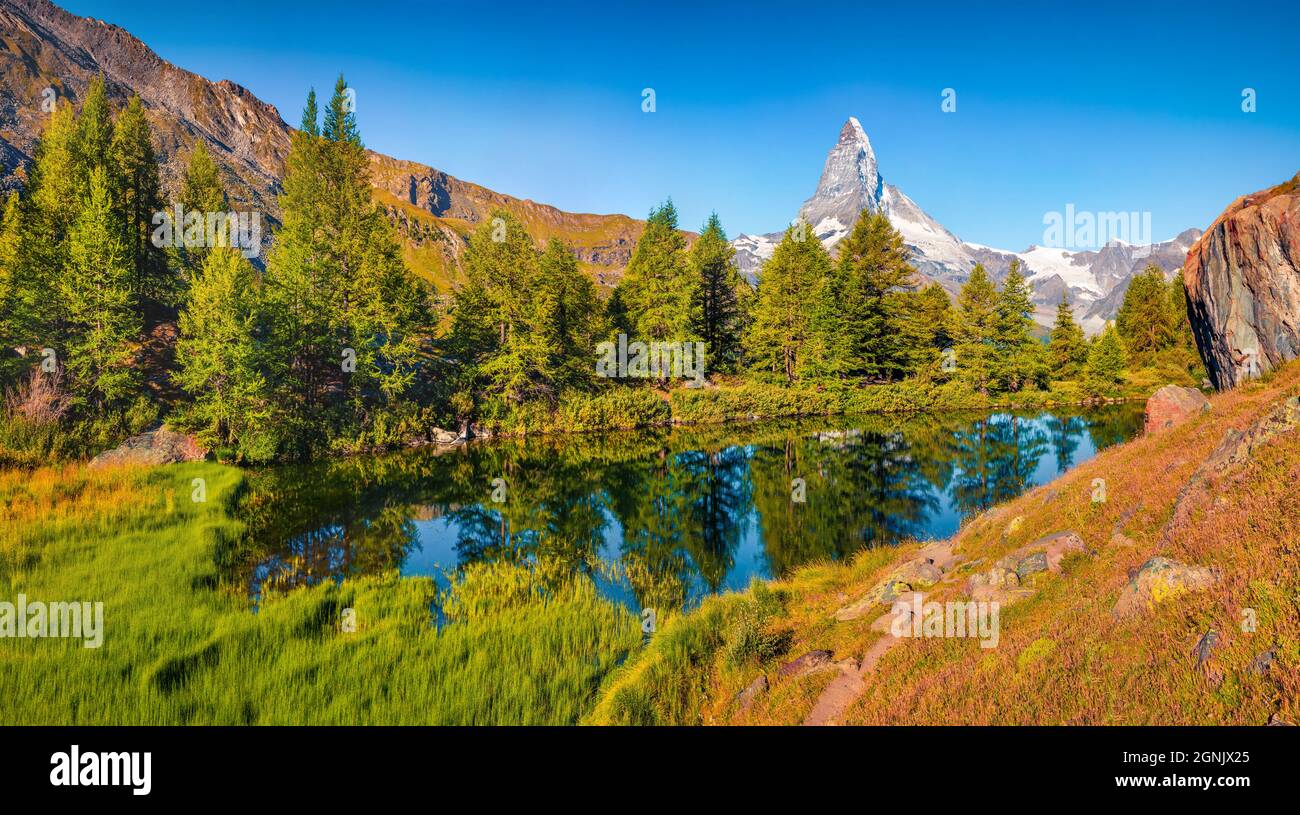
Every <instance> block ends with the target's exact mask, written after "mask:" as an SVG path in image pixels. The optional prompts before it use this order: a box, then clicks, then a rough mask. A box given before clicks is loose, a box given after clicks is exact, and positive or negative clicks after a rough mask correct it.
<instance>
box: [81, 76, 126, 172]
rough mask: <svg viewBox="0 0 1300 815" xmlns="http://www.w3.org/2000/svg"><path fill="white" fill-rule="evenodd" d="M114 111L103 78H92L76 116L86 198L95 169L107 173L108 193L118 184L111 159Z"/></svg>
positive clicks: (115, 169) (115, 170)
mask: <svg viewBox="0 0 1300 815" xmlns="http://www.w3.org/2000/svg"><path fill="white" fill-rule="evenodd" d="M112 146H113V111H112V108H111V107H110V106H109V103H108V91H107V89H106V88H105V86H104V79H103V77H95V78H94V79H92V80H91V81H90V84H89V85H88V86H87V87H86V98H85V99H83V100H82V103H81V112H80V113H79V114H78V116H77V135H76V141H75V148H74V149H75V156H76V162H77V164H78V165H79V168H80V170H81V172H82V176H81V180H82V185H81V191H82V194H83V195H88V194H89V192H90V190H89V184H90V176H91V173H92V171H94V170H95V169H102V170H104V171H105V173H106V178H107V181H108V189H109V191H110V193H113V192H115V191H116V189H117V187H118V185H119V184H120V183H121V182H120V179H119V178H118V177H117V167H116V166H115V164H114V162H113V160H112Z"/></svg>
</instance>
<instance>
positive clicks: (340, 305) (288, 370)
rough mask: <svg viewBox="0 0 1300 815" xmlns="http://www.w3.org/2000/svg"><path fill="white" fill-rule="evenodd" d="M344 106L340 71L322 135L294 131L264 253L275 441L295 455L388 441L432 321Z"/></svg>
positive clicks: (312, 105)
mask: <svg viewBox="0 0 1300 815" xmlns="http://www.w3.org/2000/svg"><path fill="white" fill-rule="evenodd" d="M349 107H350V106H349V103H348V101H347V85H346V83H345V82H344V80H343V78H342V77H339V80H338V82H337V83H336V85H335V88H334V94H333V96H332V97H331V99H330V104H329V107H328V108H327V110H326V115H325V128H324V130H323V133H322V135H319V136H317V135H313V130H314V127H308V128H304V129H303V130H300V131H298V132H297V133H295V134H294V136H293V141H292V145H291V147H290V152H289V157H288V159H287V160H286V173H285V180H284V189H283V192H282V194H281V196H280V207H281V212H282V218H283V225H282V227H281V229H280V230H279V231H278V232H277V234H276V236H275V243H274V246H273V248H272V250H271V254H270V256H269V257H268V259H267V270H266V298H265V302H266V315H267V318H266V319H267V322H268V329H267V335H268V343H269V348H268V349H267V353H266V354H265V355H264V356H263V359H265V360H266V361H267V381H269V382H271V383H272V385H273V391H272V402H273V405H274V416H275V426H276V428H277V431H278V432H279V433H280V434H281V442H280V444H279V448H280V449H281V450H282V451H283V452H286V453H290V454H295V455H310V454H312V453H315V452H318V451H320V450H322V449H328V448H341V449H356V448H359V447H366V446H371V445H382V444H386V443H390V442H393V441H396V440H397V439H396V438H395V433H394V432H393V429H394V428H395V427H398V426H400V425H401V424H402V423H403V418H402V417H403V416H404V415H405V414H407V413H408V407H409V406H408V405H406V404H404V402H403V397H404V395H405V394H406V393H407V392H408V391H409V390H410V389H411V388H412V385H413V383H414V381H415V378H416V372H417V369H418V367H419V363H420V357H421V353H422V347H423V343H424V338H425V337H426V336H427V334H428V331H429V325H430V322H431V315H430V311H429V302H428V292H427V291H426V290H425V288H424V286H423V284H421V283H420V282H419V281H418V280H417V279H416V278H414V277H413V276H412V275H411V274H410V273H409V272H408V271H407V270H406V268H405V267H404V265H403V263H402V259H401V254H400V251H399V249H398V244H397V237H396V233H395V232H394V229H393V227H392V225H391V223H389V221H388V220H387V219H386V218H385V216H384V215H383V213H382V211H381V210H380V209H379V208H378V207H377V206H376V205H375V203H374V201H373V199H372V198H371V192H370V176H369V161H368V159H367V157H366V153H365V149H364V147H363V146H362V145H361V140H360V137H359V135H358V133H357V130H356V122H355V118H354V114H353V113H352V112H351V111H350V109H349ZM314 109H315V98H314V96H312V97H310V98H309V101H308V114H311V115H314ZM308 114H304V118H306V116H307V115H308Z"/></svg>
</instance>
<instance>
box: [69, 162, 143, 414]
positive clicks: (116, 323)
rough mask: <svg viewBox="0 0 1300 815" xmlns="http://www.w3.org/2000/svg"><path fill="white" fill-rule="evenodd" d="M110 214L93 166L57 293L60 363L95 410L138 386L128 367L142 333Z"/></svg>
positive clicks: (103, 179)
mask: <svg viewBox="0 0 1300 815" xmlns="http://www.w3.org/2000/svg"><path fill="white" fill-rule="evenodd" d="M115 213H116V208H115V207H114V206H113V202H112V200H111V199H110V197H109V182H108V173H107V171H106V170H105V169H104V168H103V167H96V168H94V169H93V170H91V172H90V176H89V188H88V191H87V197H86V200H85V202H84V204H83V207H82V212H81V215H80V217H79V218H78V219H77V222H76V224H75V225H74V226H73V228H72V233H71V235H70V236H69V241H68V244H69V246H68V255H69V263H68V268H67V271H66V273H65V274H64V275H63V276H62V279H61V281H60V282H61V286H60V291H59V294H60V296H61V298H62V300H63V302H64V303H65V306H66V308H67V319H68V326H69V339H68V342H67V354H66V357H65V359H64V362H65V364H66V365H67V367H68V369H69V370H70V371H71V372H72V374H73V376H74V378H75V380H76V383H77V385H78V386H79V388H80V389H81V393H82V395H84V396H85V397H86V398H87V399H88V401H90V403H91V404H92V405H93V406H94V407H96V408H104V407H108V406H111V405H113V404H115V403H121V402H123V401H124V400H125V399H126V398H127V397H128V396H130V395H132V394H133V393H134V391H135V390H136V388H137V386H138V384H139V372H138V371H137V370H136V369H135V367H134V366H133V365H132V358H133V355H134V350H135V345H136V343H137V341H138V338H139V336H140V330H141V326H140V317H139V315H138V314H137V312H136V310H135V305H134V297H133V296H132V292H131V283H132V279H133V276H134V269H133V267H132V265H131V252H130V249H129V248H128V247H127V246H126V244H125V242H124V241H123V239H122V228H121V222H120V221H119V220H118V219H117V218H116V216H115Z"/></svg>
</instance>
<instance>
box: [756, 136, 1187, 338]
mask: <svg viewBox="0 0 1300 815" xmlns="http://www.w3.org/2000/svg"><path fill="white" fill-rule="evenodd" d="M863 210H866V211H868V212H872V213H876V212H881V213H884V214H885V215H886V216H887V217H888V218H889V221H890V223H891V224H893V226H894V228H895V229H896V230H898V232H899V234H900V235H902V237H903V243H904V244H906V246H907V250H908V255H909V256H910V260H911V262H912V265H913V266H915V267H916V269H917V271H918V272H920V275H921V276H920V282H923V283H928V282H936V283H938V284H940V285H941V286H943V288H944V289H945V290H947V291H948V292H949V293H950V294H952V295H956V293H957V292H958V291H959V290H960V288H961V286H962V284H963V283H965V282H966V280H967V279H968V278H969V277H970V271H971V269H972V268H974V266H975V264H976V263H980V264H982V265H983V266H984V267H985V269H986V270H987V271H988V272H989V274H990V275H991V276H992V277H993V279H994V280H995V281H998V282H1000V281H1001V280H1002V278H1003V277H1005V276H1006V273H1007V269H1008V268H1009V267H1010V265H1011V262H1012V261H1014V260H1019V261H1020V263H1021V264H1022V265H1023V266H1024V270H1023V273H1024V274H1025V276H1026V277H1027V278H1028V280H1029V283H1030V285H1031V286H1032V287H1033V290H1034V297H1033V300H1034V305H1035V306H1036V309H1035V314H1034V317H1035V318H1036V319H1037V320H1038V322H1039V323H1040V324H1042V325H1044V326H1050V325H1051V324H1052V321H1053V320H1054V318H1055V310H1056V304H1057V303H1059V302H1060V300H1061V297H1062V296H1066V297H1067V298H1068V299H1069V300H1070V301H1071V302H1072V303H1074V304H1075V305H1076V306H1077V307H1079V308H1080V313H1079V315H1078V316H1080V318H1081V322H1083V324H1084V327H1085V329H1086V330H1088V331H1089V332H1090V333H1091V332H1094V331H1097V330H1099V329H1100V328H1101V326H1103V325H1104V324H1105V321H1106V320H1107V319H1110V318H1111V317H1113V316H1114V314H1115V311H1116V310H1117V309H1118V308H1119V304H1120V302H1121V301H1122V300H1123V296H1124V291H1125V290H1126V289H1127V288H1128V281H1129V280H1130V279H1131V278H1132V276H1133V275H1134V274H1135V273H1137V272H1138V271H1140V270H1141V269H1143V268H1145V266H1146V265H1147V264H1148V263H1154V264H1156V265H1157V266H1159V267H1160V268H1162V269H1164V270H1165V271H1166V272H1170V271H1171V270H1173V269H1176V268H1178V267H1180V266H1181V265H1182V263H1183V259H1184V258H1185V257H1186V255H1187V248H1188V247H1189V246H1190V245H1191V244H1192V242H1194V241H1195V239H1196V237H1197V236H1198V235H1199V232H1197V231H1196V230H1188V231H1187V232H1184V233H1183V234H1181V235H1179V236H1178V237H1177V238H1175V239H1174V240H1171V241H1166V242H1164V243H1159V244H1153V245H1151V246H1131V245H1128V244H1124V243H1116V242H1112V243H1110V244H1107V245H1106V246H1104V247H1102V248H1101V249H1100V250H1095V251H1068V250H1065V249H1061V248H1049V247H1044V246H1030V247H1029V248H1028V249H1026V250H1025V251H1023V252H1010V251H1007V250H1005V249H995V248H993V247H989V246H982V245H980V244H977V243H965V242H962V240H961V239H959V238H958V237H957V236H956V235H954V234H953V233H952V232H950V231H948V230H947V229H946V228H944V226H943V225H942V224H940V223H939V222H938V221H936V220H935V219H934V218H932V217H930V215H929V214H928V213H926V212H925V211H924V210H923V209H921V207H920V206H919V205H917V203H916V202H915V201H913V200H912V199H911V198H908V197H907V195H905V194H904V193H903V191H902V190H900V189H899V188H898V187H896V186H894V185H893V184H887V183H885V180H884V178H883V176H882V175H881V173H880V169H879V166H878V165H877V164H876V153H875V151H874V150H873V149H872V147H871V140H870V139H868V138H867V134H866V131H864V130H863V129H862V124H861V123H860V122H859V121H858V120H857V118H856V117H853V116H850V117H849V118H848V121H846V122H845V123H844V126H843V127H841V128H840V136H839V140H838V141H837V142H836V144H835V146H834V147H832V148H831V151H830V153H829V154H827V156H826V163H825V165H824V166H823V168H822V175H821V179H820V180H819V181H818V182H817V191H816V192H814V193H813V195H812V197H811V198H809V199H808V200H807V201H805V202H804V204H803V206H802V207H801V208H800V209H799V215H800V216H801V217H802V218H803V219H804V221H805V222H807V223H808V224H809V225H810V226H811V227H812V230H813V232H814V234H816V235H817V237H818V238H819V239H820V240H821V242H822V244H823V245H825V246H826V247H827V248H828V249H831V250H832V252H833V251H834V248H833V247H834V246H835V244H836V243H838V242H839V241H840V240H841V239H842V238H844V237H845V236H846V235H848V234H849V232H850V231H851V230H852V229H853V224H854V223H855V222H856V221H857V219H858V216H859V215H860V214H861V213H862V211H863ZM781 235H782V233H780V232H772V233H769V234H766V235H740V236H739V237H738V238H736V240H734V241H732V246H733V247H734V248H735V250H736V261H737V263H738V264H739V265H740V269H741V271H742V272H743V273H744V274H745V275H746V276H748V277H749V279H750V280H751V281H753V280H756V279H757V277H758V275H759V273H760V271H761V267H762V263H763V261H764V260H766V259H767V258H769V257H771V256H772V252H773V251H774V250H775V249H776V245H777V243H779V242H780V240H781Z"/></svg>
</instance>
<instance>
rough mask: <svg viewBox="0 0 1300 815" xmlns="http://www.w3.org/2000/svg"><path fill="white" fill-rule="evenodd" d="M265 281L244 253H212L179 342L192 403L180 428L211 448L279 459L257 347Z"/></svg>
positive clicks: (181, 380)
mask: <svg viewBox="0 0 1300 815" xmlns="http://www.w3.org/2000/svg"><path fill="white" fill-rule="evenodd" d="M260 296H261V292H260V281H259V280H258V279H257V275H256V274H255V273H254V271H253V268H252V267H251V266H250V265H249V263H248V261H247V260H245V259H244V258H243V257H242V256H241V255H240V253H239V252H238V251H237V250H235V249H233V248H229V247H221V248H216V249H213V250H212V251H211V252H209V253H208V254H207V260H206V262H205V263H204V264H203V267H202V268H201V269H200V270H199V273H198V275H197V276H196V277H195V278H194V280H193V283H192V285H191V290H190V297H189V301H188V303H187V305H186V308H185V311H184V312H182V313H181V317H180V339H179V340H178V341H177V343H176V361H177V364H178V366H179V370H178V372H177V374H176V378H177V382H178V384H179V385H180V386H181V387H182V388H184V389H185V391H186V392H187V393H189V395H190V398H191V399H192V400H193V401H192V403H191V404H190V405H189V406H188V407H187V408H186V409H185V410H184V412H183V414H182V417H181V418H180V420H179V424H181V425H182V426H183V427H187V428H188V429H191V430H193V431H194V432H195V433H196V434H197V435H198V438H199V440H200V441H201V442H202V443H203V444H205V445H207V446H209V447H217V448H225V447H230V446H232V445H233V446H235V447H237V448H239V452H240V457H241V458H245V459H249V460H253V461H263V460H266V459H269V458H270V457H271V456H273V455H274V453H275V449H274V446H273V444H272V443H271V439H273V436H271V434H270V433H269V427H270V423H271V420H272V413H271V406H270V400H269V391H270V389H269V386H268V384H267V381H266V379H265V377H264V376H263V375H262V373H261V368H262V364H263V361H262V360H261V359H260V356H261V355H262V354H263V353H264V350H263V349H262V348H261V347H260V346H259V344H258V342H257V326H258V319H259V316H260V308H261V303H260V300H259V298H260Z"/></svg>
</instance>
